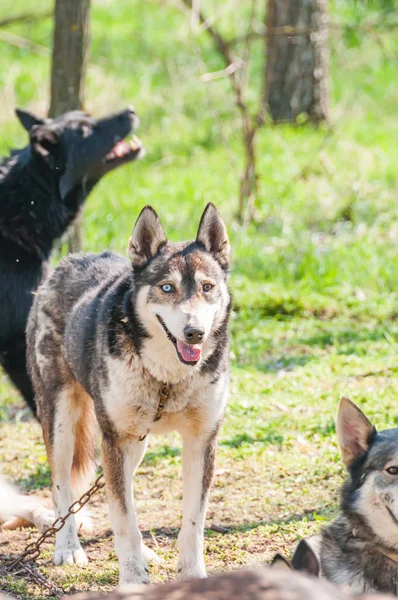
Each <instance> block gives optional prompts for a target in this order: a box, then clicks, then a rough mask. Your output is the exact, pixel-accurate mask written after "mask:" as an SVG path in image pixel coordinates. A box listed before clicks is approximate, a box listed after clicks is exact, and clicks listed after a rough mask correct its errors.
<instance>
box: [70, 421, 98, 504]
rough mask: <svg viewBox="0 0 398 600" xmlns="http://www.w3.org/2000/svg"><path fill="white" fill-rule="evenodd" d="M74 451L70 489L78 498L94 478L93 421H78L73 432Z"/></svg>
mask: <svg viewBox="0 0 398 600" xmlns="http://www.w3.org/2000/svg"><path fill="white" fill-rule="evenodd" d="M75 435H76V438H75V450H74V454H73V463H72V488H73V495H74V497H75V498H79V497H80V496H81V495H82V494H83V493H84V492H85V491H86V490H87V488H88V486H89V484H90V483H91V482H92V481H93V479H94V477H95V470H96V444H95V440H96V423H95V421H94V419H88V420H87V421H83V420H80V421H78V423H77V426H76V432H75Z"/></svg>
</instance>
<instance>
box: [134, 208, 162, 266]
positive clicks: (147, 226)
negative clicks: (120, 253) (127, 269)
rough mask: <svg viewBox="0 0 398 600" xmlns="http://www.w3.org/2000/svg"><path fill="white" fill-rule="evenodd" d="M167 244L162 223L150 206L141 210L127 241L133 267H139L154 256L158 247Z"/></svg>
mask: <svg viewBox="0 0 398 600" xmlns="http://www.w3.org/2000/svg"><path fill="white" fill-rule="evenodd" d="M166 242H167V239H166V236H165V233H164V231H163V227H162V223H161V222H160V219H159V217H158V215H157V214H156V212H155V211H154V210H153V208H152V206H145V208H143V209H142V211H141V213H140V215H139V217H138V219H137V221H136V223H135V225H134V229H133V233H132V234H131V238H130V241H129V250H128V252H129V257H130V260H131V262H132V264H133V265H134V266H137V267H141V266H142V265H144V264H145V263H147V262H148V261H149V260H151V258H153V257H154V256H155V254H156V253H157V251H158V250H159V246H160V245H161V244H162V245H163V244H165V243H166Z"/></svg>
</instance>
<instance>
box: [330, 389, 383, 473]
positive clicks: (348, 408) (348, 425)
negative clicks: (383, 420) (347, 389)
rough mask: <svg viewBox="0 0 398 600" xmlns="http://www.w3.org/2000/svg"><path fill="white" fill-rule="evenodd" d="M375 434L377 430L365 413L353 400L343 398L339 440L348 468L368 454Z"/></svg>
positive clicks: (338, 422)
mask: <svg viewBox="0 0 398 600" xmlns="http://www.w3.org/2000/svg"><path fill="white" fill-rule="evenodd" d="M375 433H376V428H375V427H373V425H372V423H371V422H370V421H369V419H367V418H366V417H365V415H364V414H363V412H362V411H361V410H359V408H358V407H357V406H356V405H355V404H354V403H353V402H351V400H349V399H348V398H342V399H341V400H340V406H339V412H338V415H337V438H338V440H339V444H340V448H341V456H342V459H343V463H344V465H345V466H346V467H347V468H348V467H349V466H350V465H351V464H352V463H353V462H354V461H355V460H357V459H359V458H361V457H362V456H363V455H364V454H365V453H366V452H367V450H368V448H369V442H370V440H371V438H372V436H373V435H374V434H375Z"/></svg>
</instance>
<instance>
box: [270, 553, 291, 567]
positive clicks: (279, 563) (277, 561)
mask: <svg viewBox="0 0 398 600" xmlns="http://www.w3.org/2000/svg"><path fill="white" fill-rule="evenodd" d="M270 567H272V568H273V569H285V570H286V571H291V570H292V565H291V564H290V562H289V561H288V560H287V558H285V557H284V556H282V554H279V553H278V554H275V556H274V558H273V559H272V560H271V564H270Z"/></svg>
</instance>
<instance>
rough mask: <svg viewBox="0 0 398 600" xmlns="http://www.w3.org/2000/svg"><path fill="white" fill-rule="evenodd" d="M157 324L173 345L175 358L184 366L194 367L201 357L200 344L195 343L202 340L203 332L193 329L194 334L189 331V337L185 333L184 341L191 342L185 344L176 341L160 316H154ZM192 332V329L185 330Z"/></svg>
mask: <svg viewBox="0 0 398 600" xmlns="http://www.w3.org/2000/svg"><path fill="white" fill-rule="evenodd" d="M156 317H157V319H158V321H159V323H160V324H161V326H162V328H163V330H164V332H165V334H166V335H167V337H168V338H169V340H170V341H171V343H172V344H173V345H174V347H175V349H176V352H177V356H178V358H179V359H180V361H181V362H182V363H184V365H190V366H191V367H193V366H195V365H196V364H197V363H198V362H199V360H200V357H201V355H202V344H198V343H195V342H196V341H197V340H198V339H200V340H203V337H204V331H202V330H201V329H200V330H199V328H197V329H195V333H192V331H189V332H188V334H192V335H191V337H188V335H187V333H185V337H186V339H192V342H189V343H186V342H182V341H181V340H178V339H177V338H176V337H174V335H172V333H171V332H170V331H169V330H168V328H167V326H166V323H165V322H164V321H163V319H162V317H161V316H160V315H156ZM186 329H190V330H193V329H194V328H186Z"/></svg>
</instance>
